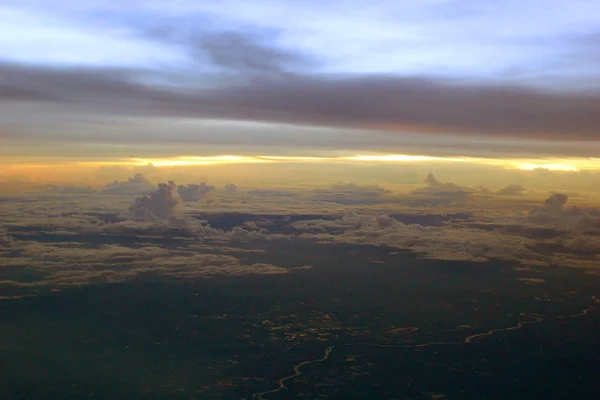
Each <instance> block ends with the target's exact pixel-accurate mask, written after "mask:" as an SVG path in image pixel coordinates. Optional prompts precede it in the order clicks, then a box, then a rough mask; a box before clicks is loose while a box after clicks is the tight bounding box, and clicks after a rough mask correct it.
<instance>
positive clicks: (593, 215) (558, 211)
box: [528, 193, 600, 235]
mask: <svg viewBox="0 0 600 400" xmlns="http://www.w3.org/2000/svg"><path fill="white" fill-rule="evenodd" d="M568 199H569V197H568V196H567V195H566V194H564V193H552V194H551V195H550V196H549V197H548V198H547V199H546V200H545V201H544V203H543V204H542V206H541V207H535V208H534V209H532V210H531V211H530V212H529V218H528V219H529V221H531V222H534V223H538V224H543V225H548V224H550V225H552V226H555V227H556V228H557V229H561V230H563V231H565V232H568V233H571V234H585V233H588V234H594V235H600V209H597V208H592V207H578V206H573V207H569V206H568V205H567V202H568Z"/></svg>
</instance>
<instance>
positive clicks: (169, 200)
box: [129, 181, 181, 221]
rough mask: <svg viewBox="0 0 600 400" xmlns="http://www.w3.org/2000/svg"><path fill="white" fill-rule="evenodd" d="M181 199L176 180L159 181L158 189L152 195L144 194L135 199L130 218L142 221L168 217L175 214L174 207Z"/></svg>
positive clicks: (130, 210)
mask: <svg viewBox="0 0 600 400" xmlns="http://www.w3.org/2000/svg"><path fill="white" fill-rule="evenodd" d="M180 201H181V198H180V197H179V196H178V195H177V185H176V184H175V182H173V181H169V183H159V184H158V189H157V190H155V191H154V192H152V193H150V195H146V194H144V195H142V196H140V197H138V198H136V199H135V201H134V202H133V205H132V206H131V207H130V208H129V213H130V214H129V218H130V219H133V220H141V221H144V220H152V219H156V218H168V217H170V216H171V215H173V209H174V208H175V206H176V205H177V204H179V203H180Z"/></svg>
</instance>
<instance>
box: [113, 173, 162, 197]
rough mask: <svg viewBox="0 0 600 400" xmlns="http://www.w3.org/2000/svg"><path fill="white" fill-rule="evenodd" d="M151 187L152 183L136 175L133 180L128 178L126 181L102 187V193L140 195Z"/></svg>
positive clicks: (140, 175) (142, 176) (138, 174)
mask: <svg viewBox="0 0 600 400" xmlns="http://www.w3.org/2000/svg"><path fill="white" fill-rule="evenodd" d="M152 187H153V185H152V183H150V181H148V179H146V178H145V177H144V175H142V174H140V173H137V174H135V176H134V177H133V178H128V179H127V180H126V181H114V182H112V183H109V184H108V185H106V186H105V187H104V189H103V191H104V192H105V193H113V194H141V193H147V192H148V191H150V190H151V189H152Z"/></svg>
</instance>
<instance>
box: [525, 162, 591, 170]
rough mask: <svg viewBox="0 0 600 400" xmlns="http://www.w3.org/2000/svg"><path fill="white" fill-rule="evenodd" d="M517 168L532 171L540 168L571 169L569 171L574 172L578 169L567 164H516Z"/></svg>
mask: <svg viewBox="0 0 600 400" xmlns="http://www.w3.org/2000/svg"><path fill="white" fill-rule="evenodd" d="M518 168H519V169H521V170H523V171H533V170H535V169H538V168H541V169H547V170H549V171H571V172H575V171H579V168H577V167H576V166H574V165H567V164H529V163H526V164H520V165H519V166H518Z"/></svg>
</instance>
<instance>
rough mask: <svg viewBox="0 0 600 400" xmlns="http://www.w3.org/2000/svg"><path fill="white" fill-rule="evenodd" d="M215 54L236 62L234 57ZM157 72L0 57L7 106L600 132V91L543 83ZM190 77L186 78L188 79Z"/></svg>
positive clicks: (495, 132) (439, 130) (587, 135)
mask: <svg viewBox="0 0 600 400" xmlns="http://www.w3.org/2000/svg"><path fill="white" fill-rule="evenodd" d="M223 62H227V63H231V64H232V65H236V64H235V63H237V62H242V61H223ZM244 62H246V63H251V62H250V61H244ZM256 68H263V66H260V65H258V66H257V67H256ZM264 68H270V67H269V66H268V65H267V66H264ZM161 74H162V73H161V72H157V71H148V70H145V71H142V70H127V69H114V68H113V69H111V68H104V69H102V68H95V69H94V68H64V69H58V68H45V67H33V66H23V65H17V64H6V63H5V64H0V75H2V76H3V77H4V80H3V81H2V83H0V98H1V99H2V100H3V101H6V102H10V103H11V104H16V103H22V102H36V104H39V102H51V103H54V104H63V105H71V106H73V107H75V106H76V107H79V108H81V107H84V108H85V107H87V110H88V111H89V112H92V111H93V112H94V113H96V114H98V113H100V114H112V115H129V116H135V115H137V116H156V117H158V116H162V117H191V118H209V119H217V120H238V121H262V122H272V123H284V124H296V125H309V126H328V127H343V128H362V129H376V130H383V131H389V132H398V133H403V132H407V131H410V132H416V133H418V134H452V135H456V134H458V135H470V136H477V137H478V138H482V137H485V136H488V137H490V136H491V137H498V138H503V139H506V138H508V137H512V138H514V139H547V140H553V141H566V140H569V141H574V140H581V141H595V140H598V139H599V138H600V136H599V135H600V134H599V133H598V130H597V127H598V126H599V125H600V115H599V113H597V112H596V110H597V109H600V93H597V92H594V91H585V92H584V91H579V92H577V91H560V90H542V89H539V88H533V87H527V86H509V85H500V84H495V83H481V82H473V81H465V80H464V79H460V80H459V79H457V80H451V79H446V78H429V77H417V78H415V77H398V76H389V75H352V76H338V75H322V74H321V75H316V74H315V75H307V74H300V73H297V74H292V75H289V76H287V77H286V79H284V80H282V79H279V77H275V76H269V75H267V76H263V77H261V78H260V79H253V80H251V81H249V82H243V83H240V82H236V81H235V80H231V81H228V80H225V83H221V84H219V85H218V86H216V87H211V88H206V87H204V88H202V87H199V86H197V84H196V85H194V84H190V86H189V87H186V89H185V90H182V89H178V88H173V87H170V86H167V85H158V84H152V85H151V84H150V83H148V81H149V80H150V79H149V78H152V79H151V80H153V81H161V80H168V77H166V76H162V75H161ZM198 78H199V76H195V77H189V79H191V80H192V81H198ZM182 79H184V77H182ZM15 93H18V95H15ZM36 107H37V105H36ZM466 110H468V113H466ZM27 115H28V114H27ZM27 115H26V114H23V115H22V116H21V117H20V118H21V120H19V121H21V122H19V124H20V123H23V124H24V123H25V122H26V118H27ZM17 119H18V118H17Z"/></svg>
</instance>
